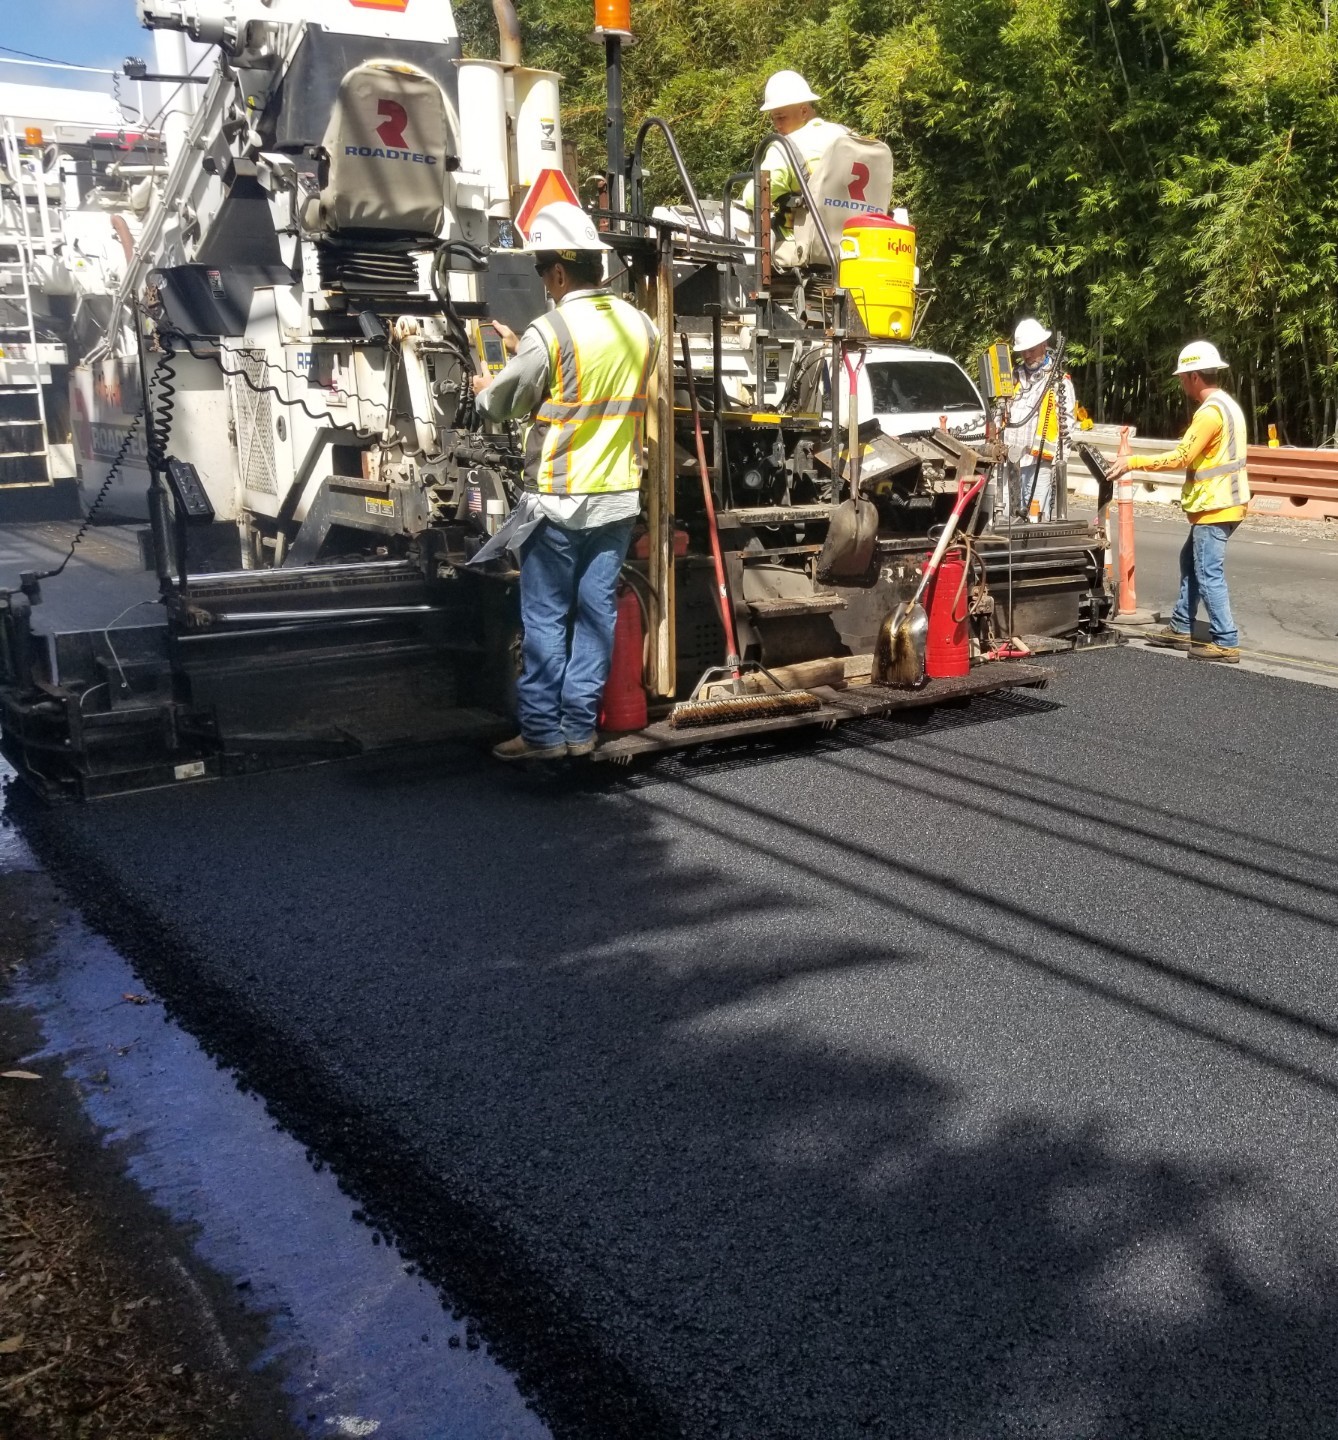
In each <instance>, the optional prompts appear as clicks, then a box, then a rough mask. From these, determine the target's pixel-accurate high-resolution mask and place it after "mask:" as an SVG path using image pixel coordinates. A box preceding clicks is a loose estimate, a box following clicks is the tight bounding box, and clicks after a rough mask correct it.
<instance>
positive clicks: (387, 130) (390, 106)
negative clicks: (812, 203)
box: [376, 100, 869, 194]
mask: <svg viewBox="0 0 1338 1440" xmlns="http://www.w3.org/2000/svg"><path fill="white" fill-rule="evenodd" d="M376 113H377V114H378V115H384V116H385V117H386V118H385V122H384V123H383V124H381V125H378V126H377V127H376V133H377V134H378V135H379V136H380V137H381V143H382V144H383V145H384V146H385V147H386V149H387V150H407V149H408V148H409V142H408V141H407V140H405V138H404V127H405V126H406V125H407V124H408V123H409V112H408V111H407V110H406V109H405V108H404V106H403V105H401V104H399V102H398V101H395V100H378V101H377V102H376ZM864 174H865V178H866V179H867V177H868V174H869V172H868V171H867V170H866V171H865V172H864ZM851 194H854V191H851Z"/></svg>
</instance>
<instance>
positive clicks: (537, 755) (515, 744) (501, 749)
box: [492, 735, 567, 760]
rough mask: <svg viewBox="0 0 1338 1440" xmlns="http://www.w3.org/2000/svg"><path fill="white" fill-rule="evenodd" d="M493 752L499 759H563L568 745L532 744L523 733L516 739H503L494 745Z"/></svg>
mask: <svg viewBox="0 0 1338 1440" xmlns="http://www.w3.org/2000/svg"><path fill="white" fill-rule="evenodd" d="M492 753H493V754H494V755H495V756H496V757H497V759H498V760H561V759H562V757H563V756H564V755H565V754H566V753H567V746H566V743H565V742H563V743H562V744H559V745H531V744H530V742H529V741H528V740H527V739H526V738H525V737H524V736H523V735H517V736H516V738H515V739H514V740H503V741H502V743H501V744H500V745H494V746H493V747H492Z"/></svg>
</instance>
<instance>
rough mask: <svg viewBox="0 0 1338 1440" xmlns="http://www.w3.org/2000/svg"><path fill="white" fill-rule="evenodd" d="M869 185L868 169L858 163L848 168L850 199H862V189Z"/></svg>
mask: <svg viewBox="0 0 1338 1440" xmlns="http://www.w3.org/2000/svg"><path fill="white" fill-rule="evenodd" d="M868 183H869V167H868V166H867V165H861V164H860V163H859V162H858V161H856V162H855V164H853V165H852V166H851V167H850V198H851V199H852V200H863V199H864V187H865V186H866V185H867V184H868Z"/></svg>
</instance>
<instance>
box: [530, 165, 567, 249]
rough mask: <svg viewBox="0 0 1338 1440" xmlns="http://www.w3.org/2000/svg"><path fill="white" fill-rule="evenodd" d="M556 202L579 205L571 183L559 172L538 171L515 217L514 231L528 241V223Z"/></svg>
mask: <svg viewBox="0 0 1338 1440" xmlns="http://www.w3.org/2000/svg"><path fill="white" fill-rule="evenodd" d="M558 200H566V201H569V202H570V203H571V204H573V205H579V204H580V201H579V200H577V198H576V191H575V190H573V189H572V188H571V181H570V180H568V179H567V177H566V176H565V175H564V174H563V173H562V171H561V170H540V171H539V173H538V174H537V175H536V176H535V177H534V184H533V185H531V186H530V193H529V194H528V195H526V197H525V203H524V204H523V205H522V206H521V207H520V211H519V213H518V214H517V215H516V229H517V230H519V231H520V233H521V234H522V235H523V236H525V238H526V239H527V240H528V239H529V235H530V221H532V220H533V219H534V217H535V216H536V215H537V214H538V213H539V211H540V210H542V209H543V208H544V206H545V205H552V204H554V203H555V202H556V201H558Z"/></svg>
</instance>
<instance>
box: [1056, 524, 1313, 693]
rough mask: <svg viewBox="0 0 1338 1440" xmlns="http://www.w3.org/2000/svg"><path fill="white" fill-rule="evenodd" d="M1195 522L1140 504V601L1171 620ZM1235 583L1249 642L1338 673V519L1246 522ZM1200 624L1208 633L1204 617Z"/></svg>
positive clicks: (1237, 609)
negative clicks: (1184, 554)
mask: <svg viewBox="0 0 1338 1440" xmlns="http://www.w3.org/2000/svg"><path fill="white" fill-rule="evenodd" d="M1072 509H1073V513H1074V515H1080V514H1081V515H1086V514H1090V513H1091V511H1090V509H1088V510H1084V509H1082V508H1080V507H1079V506H1077V505H1074V506H1073V507H1072ZM1188 529H1189V526H1188V524H1187V522H1186V521H1185V518H1184V516H1183V515H1182V514H1181V513H1180V511H1179V510H1178V509H1174V508H1172V507H1170V506H1162V505H1139V506H1137V507H1136V517H1135V557H1136V575H1135V580H1136V585H1137V591H1138V604H1139V607H1140V609H1143V608H1147V609H1150V610H1152V611H1153V612H1154V613H1155V614H1156V615H1158V616H1159V617H1161V618H1163V619H1169V618H1170V614H1171V610H1172V608H1173V606H1174V605H1175V599H1176V592H1177V590H1178V588H1179V584H1180V547H1181V546H1182V545H1183V544H1184V540H1185V535H1186V532H1187V531H1188ZM1227 587H1228V589H1229V591H1230V593H1231V607H1232V611H1233V613H1234V614H1235V618H1236V623H1237V625H1238V626H1239V628H1240V643H1241V645H1242V647H1243V648H1244V649H1246V650H1249V651H1253V652H1255V653H1257V654H1260V655H1264V656H1290V657H1294V658H1297V659H1302V660H1307V661H1312V662H1319V663H1322V664H1326V665H1332V666H1334V667H1335V673H1338V525H1332V524H1326V523H1324V522H1321V521H1309V522H1306V521H1294V522H1291V523H1289V524H1277V523H1276V522H1272V521H1269V520H1262V521H1260V520H1249V521H1246V522H1245V524H1243V525H1242V526H1241V527H1240V529H1238V530H1237V531H1236V533H1235V534H1234V535H1233V536H1232V538H1231V543H1230V545H1229V547H1228V549H1227ZM1199 629H1200V633H1201V634H1202V636H1203V638H1204V639H1207V638H1208V632H1207V627H1206V624H1205V622H1204V620H1203V619H1202V618H1201V619H1200V625H1199Z"/></svg>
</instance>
